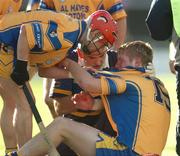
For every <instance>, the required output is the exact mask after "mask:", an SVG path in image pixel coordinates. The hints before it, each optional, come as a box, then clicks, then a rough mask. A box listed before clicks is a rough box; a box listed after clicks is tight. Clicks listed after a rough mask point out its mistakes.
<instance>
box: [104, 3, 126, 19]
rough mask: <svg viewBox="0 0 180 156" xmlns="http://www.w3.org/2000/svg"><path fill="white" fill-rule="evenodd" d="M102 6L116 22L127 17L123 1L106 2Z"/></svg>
mask: <svg viewBox="0 0 180 156" xmlns="http://www.w3.org/2000/svg"><path fill="white" fill-rule="evenodd" d="M102 5H103V6H104V9H105V10H107V11H108V12H109V13H110V14H111V15H112V17H113V18H114V19H115V20H118V19H120V18H125V17H126V16H127V14H126V12H125V10H124V5H123V3H122V0H104V1H103V4H102Z"/></svg>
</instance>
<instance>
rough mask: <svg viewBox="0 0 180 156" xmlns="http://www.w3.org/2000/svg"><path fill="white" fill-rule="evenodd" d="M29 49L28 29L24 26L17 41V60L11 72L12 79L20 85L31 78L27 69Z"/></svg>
mask: <svg viewBox="0 0 180 156" xmlns="http://www.w3.org/2000/svg"><path fill="white" fill-rule="evenodd" d="M29 51H30V49H29V46H28V41H27V37H26V31H25V29H24V27H23V26H22V27H21V30H20V35H19V38H18V43H17V60H16V62H15V66H14V68H13V72H12V74H11V78H12V80H13V81H14V82H15V83H16V84H17V85H20V86H21V85H23V84H24V83H25V82H26V81H28V80H29V74H28V71H27V66H28V57H29Z"/></svg>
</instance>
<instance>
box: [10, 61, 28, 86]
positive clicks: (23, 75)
mask: <svg viewBox="0 0 180 156" xmlns="http://www.w3.org/2000/svg"><path fill="white" fill-rule="evenodd" d="M10 76H11V79H12V80H13V81H14V82H15V83H16V84H17V85H19V86H22V85H24V84H25V82H26V81H28V80H29V74H28V71H27V61H22V60H17V61H16V63H15V66H14V69H13V72H12V73H11V75H10Z"/></svg>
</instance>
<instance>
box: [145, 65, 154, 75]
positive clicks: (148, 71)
mask: <svg viewBox="0 0 180 156" xmlns="http://www.w3.org/2000/svg"><path fill="white" fill-rule="evenodd" d="M146 72H147V73H149V74H150V75H151V76H155V74H156V72H155V68H154V65H153V63H151V62H149V63H148V65H147V67H146Z"/></svg>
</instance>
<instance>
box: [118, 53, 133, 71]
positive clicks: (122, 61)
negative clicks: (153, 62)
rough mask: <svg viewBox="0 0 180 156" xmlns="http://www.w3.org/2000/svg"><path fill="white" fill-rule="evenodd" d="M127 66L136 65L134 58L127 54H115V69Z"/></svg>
mask: <svg viewBox="0 0 180 156" xmlns="http://www.w3.org/2000/svg"><path fill="white" fill-rule="evenodd" d="M127 66H134V67H135V66H136V60H135V59H133V60H130V58H129V56H128V55H126V54H118V56H117V62H116V65H115V67H116V68H117V69H122V68H124V67H127Z"/></svg>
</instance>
